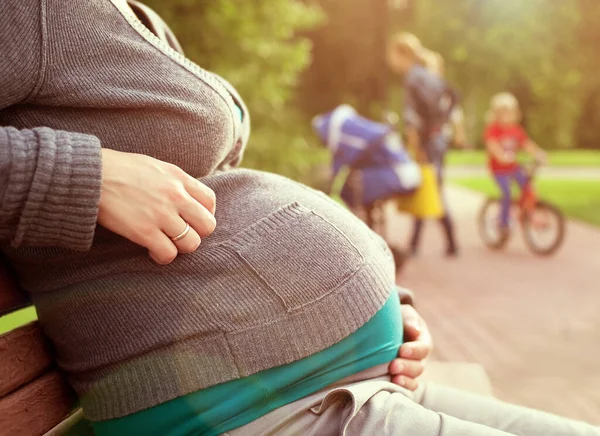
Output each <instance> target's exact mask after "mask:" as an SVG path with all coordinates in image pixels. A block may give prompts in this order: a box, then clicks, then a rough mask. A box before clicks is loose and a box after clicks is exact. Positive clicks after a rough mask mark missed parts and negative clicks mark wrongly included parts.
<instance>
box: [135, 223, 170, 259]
mask: <svg viewBox="0 0 600 436" xmlns="http://www.w3.org/2000/svg"><path fill="white" fill-rule="evenodd" d="M141 245H143V246H145V247H146V248H147V249H148V253H149V254H150V257H151V258H152V259H153V260H154V261H155V262H156V263H158V264H160V265H167V264H169V263H171V262H173V260H175V258H176V257H177V247H176V246H175V244H174V243H173V242H172V241H171V240H170V239H169V237H168V236H167V235H165V234H164V233H163V232H160V231H158V229H157V231H156V232H155V233H154V234H153V235H151V236H150V237H149V238H148V240H147V241H146V243H142V244H141Z"/></svg>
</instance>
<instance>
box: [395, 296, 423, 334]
mask: <svg viewBox="0 0 600 436" xmlns="http://www.w3.org/2000/svg"><path fill="white" fill-rule="evenodd" d="M400 309H401V311H402V320H403V323H404V336H405V341H407V342H410V341H416V340H418V339H419V336H420V335H421V330H422V321H421V317H420V316H419V314H418V313H417V311H416V310H415V308H414V307H412V306H410V305H408V304H403V305H402V306H400Z"/></svg>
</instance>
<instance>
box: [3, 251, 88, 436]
mask: <svg viewBox="0 0 600 436" xmlns="http://www.w3.org/2000/svg"><path fill="white" fill-rule="evenodd" d="M28 306H30V302H29V299H28V298H27V295H26V294H25V293H23V292H21V291H20V290H19V289H18V288H17V286H16V284H15V281H14V279H13V276H12V275H11V273H10V271H9V270H8V268H7V267H6V266H5V264H4V263H2V262H1V261H0V317H4V318H3V322H0V333H2V334H0V434H1V435H10V436H20V435H23V436H37V435H64V434H69V432H71V433H72V434H77V435H81V436H83V435H91V434H92V432H91V427H90V426H89V423H87V422H85V421H83V420H82V418H83V412H82V411H81V409H80V408H77V407H76V404H77V399H76V396H75V393H74V392H73V391H72V390H71V388H70V387H69V385H68V384H67V382H66V380H65V377H64V376H63V374H62V373H61V372H60V371H59V369H58V367H57V366H56V364H55V361H54V357H53V354H52V347H51V345H50V343H49V342H48V340H47V339H46V337H45V336H44V334H43V332H42V330H41V328H40V325H39V323H38V322H37V321H32V322H29V323H27V324H25V325H22V326H19V327H16V328H13V329H10V330H9V331H3V330H7V328H6V325H7V323H8V322H10V321H13V320H12V319H11V318H13V319H16V318H17V317H18V318H22V315H23V312H22V310H23V309H24V308H26V307H28ZM26 315H27V316H29V317H31V314H30V313H27V314H26ZM15 323H16V324H19V322H18V321H15ZM75 429H76V431H75Z"/></svg>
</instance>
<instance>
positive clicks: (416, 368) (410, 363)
mask: <svg viewBox="0 0 600 436" xmlns="http://www.w3.org/2000/svg"><path fill="white" fill-rule="evenodd" d="M424 369H425V366H424V365H423V362H421V361H418V360H405V359H394V360H393V361H392V362H391V363H390V366H389V368H388V371H389V373H390V375H391V376H392V383H395V384H397V385H398V386H402V387H403V388H406V389H409V390H411V391H414V390H415V389H417V387H418V386H419V382H418V381H417V380H416V379H417V378H418V377H420V376H421V374H423V371H424Z"/></svg>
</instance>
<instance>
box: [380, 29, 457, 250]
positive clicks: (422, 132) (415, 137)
mask: <svg viewBox="0 0 600 436" xmlns="http://www.w3.org/2000/svg"><path fill="white" fill-rule="evenodd" d="M428 53H430V52H429V51H428V50H426V49H425V48H424V47H423V45H422V44H421V41H419V39H418V38H417V37H416V36H415V35H412V34H410V33H400V34H398V35H396V36H394V37H393V39H392V41H391V43H390V45H389V48H388V56H387V58H388V64H389V66H390V68H391V69H392V70H393V71H394V72H396V73H397V74H399V75H402V76H404V89H405V91H404V128H405V133H406V142H407V147H408V150H409V151H411V152H412V154H413V155H414V156H415V158H416V159H417V161H419V162H421V163H430V164H432V165H433V166H434V167H435V169H436V173H437V180H438V184H439V187H440V192H441V190H442V188H443V166H444V157H445V154H446V151H447V149H448V140H447V137H446V136H445V135H444V131H443V130H444V126H445V125H446V124H447V122H448V119H449V114H450V111H451V106H452V98H451V95H450V93H449V88H448V86H447V84H446V82H445V81H444V80H442V78H441V77H440V76H439V75H438V74H436V73H434V72H432V71H430V70H429V69H428V68H427V64H428V61H427V58H428V56H429V57H432V56H434V55H428ZM429 63H430V64H433V63H434V62H433V61H431V60H430V62H429ZM443 203H444V211H443V215H442V217H441V218H440V223H441V225H442V228H443V230H444V234H445V236H446V254H447V255H448V256H456V255H457V254H458V247H457V245H456V237H455V232H454V224H453V222H452V220H451V218H450V214H449V212H448V207H447V204H446V202H445V201H444V202H443ZM422 228H423V220H422V219H419V218H417V219H415V224H414V229H413V234H412V237H411V242H410V249H411V251H412V253H413V254H417V252H418V247H419V242H420V239H421V232H422Z"/></svg>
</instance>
